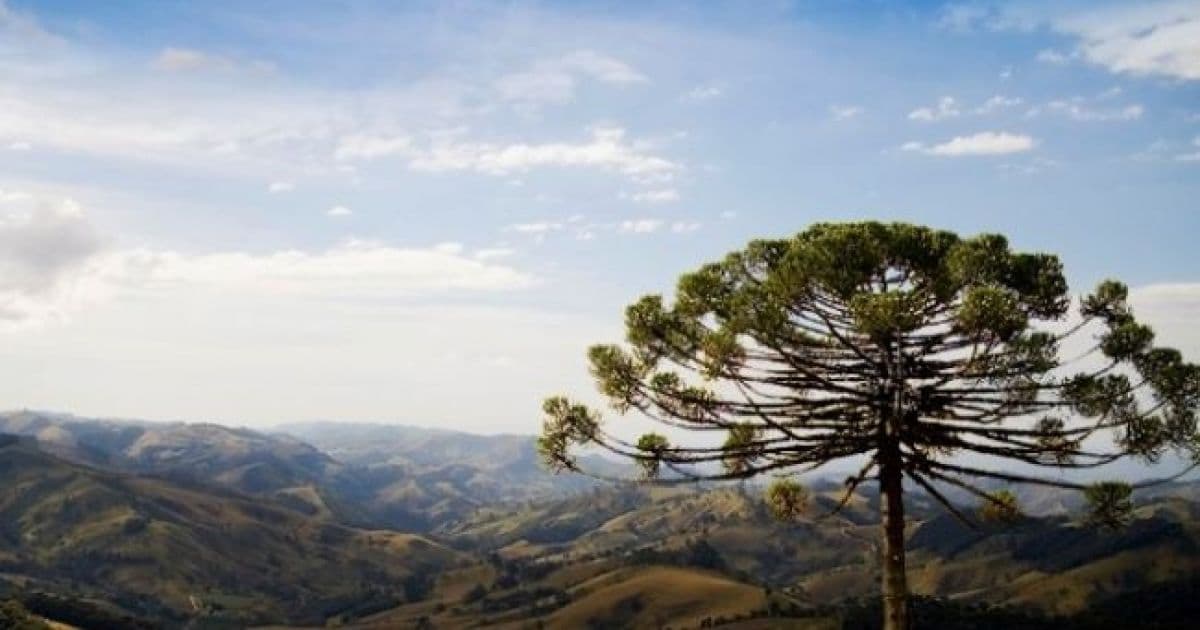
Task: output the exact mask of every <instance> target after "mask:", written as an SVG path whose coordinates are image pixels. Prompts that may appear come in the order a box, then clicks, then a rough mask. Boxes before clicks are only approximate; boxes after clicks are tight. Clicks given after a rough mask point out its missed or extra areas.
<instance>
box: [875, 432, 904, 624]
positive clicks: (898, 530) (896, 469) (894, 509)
mask: <svg viewBox="0 0 1200 630" xmlns="http://www.w3.org/2000/svg"><path fill="white" fill-rule="evenodd" d="M885 451H891V452H882V453H880V460H881V461H880V466H879V490H880V495H879V508H880V512H881V514H880V516H881V519H882V521H883V559H882V563H883V628H884V630H908V628H909V623H908V578H907V577H906V576H905V574H904V496H903V487H902V481H903V479H902V475H903V472H902V471H901V469H900V453H899V448H898V447H896V448H894V449H892V448H888V449H885Z"/></svg>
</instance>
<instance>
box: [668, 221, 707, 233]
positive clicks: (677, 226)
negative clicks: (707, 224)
mask: <svg viewBox="0 0 1200 630" xmlns="http://www.w3.org/2000/svg"><path fill="white" fill-rule="evenodd" d="M701 227H704V224H702V223H697V222H695V221H676V222H674V223H672V224H671V231H672V232H674V233H676V234H686V233H688V232H695V231H696V230H699V229H700V228H701Z"/></svg>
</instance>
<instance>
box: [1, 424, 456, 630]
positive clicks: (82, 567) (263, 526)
mask: <svg viewBox="0 0 1200 630" xmlns="http://www.w3.org/2000/svg"><path fill="white" fill-rule="evenodd" d="M6 442H7V443H6V444H4V445H3V446H0V477H2V478H3V479H4V480H5V483H4V485H3V487H0V574H3V575H4V576H5V577H4V578H3V581H4V582H6V583H8V584H9V585H10V586H14V585H15V586H17V587H20V588H21V589H24V590H30V589H33V590H41V589H45V590H50V591H55V592H63V593H70V594H71V595H72V596H75V597H81V596H87V597H95V598H99V599H102V600H105V601H108V602H112V603H115V604H117V605H119V606H121V607H123V608H125V609H127V610H130V611H136V612H139V613H143V614H149V615H152V616H155V617H158V618H167V619H173V618H185V617H192V616H204V617H214V618H224V619H235V620H242V621H245V622H250V621H254V620H279V619H293V620H297V621H304V620H308V621H310V622H311V621H318V620H324V619H325V618H326V617H327V616H329V615H330V614H332V613H334V612H337V611H339V610H342V609H345V608H350V607H364V606H371V605H374V606H386V605H388V604H394V603H396V602H401V601H404V600H405V597H406V595H405V587H406V582H408V583H409V584H411V582H409V580H410V579H411V578H413V577H414V576H420V575H424V574H429V573H431V572H435V571H439V570H441V569H444V568H446V567H448V566H451V565H453V564H455V563H458V562H460V561H461V560H462V558H461V556H460V554H458V553H456V552H454V551H451V550H449V549H446V548H445V547H442V546H441V545H438V544H436V543H433V542H431V541H429V540H426V539H423V538H421V537H419V536H414V535H408V534H399V533H395V532H387V531H366V530H358V529H353V528H348V527H344V526H341V525H338V524H335V523H330V522H327V521H322V520H318V519H313V518H311V517H309V516H307V515H305V514H303V513H301V512H299V511H296V510H294V509H291V508H289V507H287V506H285V505H284V504H280V503H277V502H274V501H268V500H263V499H250V498H248V497H246V496H244V495H240V494H236V493H233V492H231V491H225V490H217V489H214V488H212V487H208V486H201V485H198V484H187V483H182V482H178V481H168V480H165V479H162V478H155V477H147V476H135V475H127V474H120V473H110V472H103V471H98V470H95V469H91V468H87V467H83V466H80V465H77V464H73V463H69V462H66V461H64V460H61V459H59V458H57V457H55V456H52V455H49V454H47V453H44V452H42V451H40V450H38V449H37V448H36V447H35V446H33V445H32V444H31V443H29V442H27V441H23V440H13V439H8V440H6ZM410 588H411V586H410Z"/></svg>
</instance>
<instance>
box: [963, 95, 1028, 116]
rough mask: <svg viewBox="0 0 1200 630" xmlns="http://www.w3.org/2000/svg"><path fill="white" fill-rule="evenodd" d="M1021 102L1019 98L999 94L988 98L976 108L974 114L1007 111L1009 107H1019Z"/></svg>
mask: <svg viewBox="0 0 1200 630" xmlns="http://www.w3.org/2000/svg"><path fill="white" fill-rule="evenodd" d="M1023 102H1024V101H1023V100H1021V99H1020V98H1017V97H1012V96H1003V95H1001V94H997V95H995V96H993V97H991V98H989V99H988V100H986V101H984V102H983V105H980V106H979V107H976V108H975V113H976V114H990V113H992V112H994V111H998V110H1001V109H1008V108H1010V107H1016V106H1017V105H1020V104H1021V103H1023Z"/></svg>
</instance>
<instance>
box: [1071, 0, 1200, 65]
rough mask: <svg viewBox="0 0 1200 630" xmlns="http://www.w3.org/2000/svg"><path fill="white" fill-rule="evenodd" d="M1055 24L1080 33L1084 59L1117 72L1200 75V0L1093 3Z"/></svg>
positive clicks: (1081, 51)
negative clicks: (1191, 0) (1092, 5)
mask: <svg viewBox="0 0 1200 630" xmlns="http://www.w3.org/2000/svg"><path fill="white" fill-rule="evenodd" d="M1053 25H1054V27H1055V28H1056V29H1057V30H1059V31H1061V32H1064V33H1068V34H1070V35H1074V36H1076V37H1078V38H1079V40H1080V42H1079V46H1078V52H1079V54H1080V55H1081V56H1082V57H1083V58H1084V59H1086V60H1087V61H1089V62H1091V63H1094V64H1097V65H1101V66H1104V67H1105V68H1107V69H1108V70H1110V71H1112V72H1116V73H1126V74H1132V75H1137V76H1165V77H1171V78H1176V79H1184V80H1192V81H1194V80H1200V3H1196V2H1186V1H1185V2H1180V1H1176V0H1168V1H1160V2H1143V3H1137V4H1131V5H1126V6H1098V7H1095V8H1092V7H1089V8H1088V9H1085V10H1082V11H1079V12H1077V13H1070V14H1066V15H1062V16H1059V17H1058V18H1056V19H1054V20H1053Z"/></svg>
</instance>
